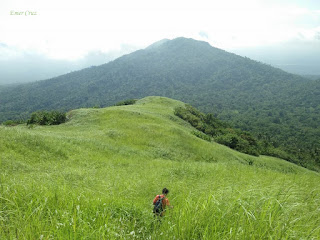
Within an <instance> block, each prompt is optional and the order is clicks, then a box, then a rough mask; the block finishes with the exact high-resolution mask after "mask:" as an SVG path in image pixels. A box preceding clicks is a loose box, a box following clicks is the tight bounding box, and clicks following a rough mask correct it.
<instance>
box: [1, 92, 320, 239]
mask: <svg viewBox="0 0 320 240" xmlns="http://www.w3.org/2000/svg"><path fill="white" fill-rule="evenodd" d="M179 106H180V107H181V106H184V103H182V102H179V101H175V100H172V99H168V98H163V97H147V98H144V99H141V100H138V101H137V102H136V104H134V105H127V106H115V107H109V108H103V109H93V108H91V109H78V110H73V111H71V112H69V114H68V116H69V121H68V122H67V123H65V124H62V125H58V126H29V127H27V126H25V125H19V126H16V127H4V126H0V168H1V171H0V239H14V238H17V239H39V238H40V239H316V238H317V237H318V236H319V235H320V228H319V221H320V209H319V200H320V187H319V184H318V183H319V180H320V177H319V174H317V173H315V172H312V171H309V170H307V169H304V168H301V167H298V166H296V165H294V164H292V163H289V162H286V161H283V160H280V159H276V158H272V157H266V156H260V157H254V156H249V155H246V154H242V153H239V152H236V151H233V150H231V149H229V148H227V147H225V146H222V145H219V144H216V143H210V142H207V141H204V140H202V139H200V138H197V137H196V136H195V135H194V134H193V133H192V132H194V131H195V129H194V128H192V127H191V126H190V125H189V124H188V123H186V122H185V121H183V120H182V119H180V118H178V117H177V116H175V115H174V109H175V108H176V107H179ZM249 163H250V164H249ZM163 187H167V188H169V189H170V193H169V196H168V197H169V199H170V202H171V204H172V205H174V208H173V209H171V210H170V211H167V213H166V216H165V217H164V219H163V220H162V222H161V224H159V223H158V222H157V221H156V220H155V219H154V217H153V215H152V200H153V198H154V197H155V195H156V194H159V193H160V191H161V189H162V188H163Z"/></svg>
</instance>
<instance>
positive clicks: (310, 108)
mask: <svg viewBox="0 0 320 240" xmlns="http://www.w3.org/2000/svg"><path fill="white" fill-rule="evenodd" d="M152 95H158V96H166V97H170V98H174V99H178V100H181V101H184V102H187V103H189V104H191V105H192V106H195V107H197V108H199V109H200V110H201V111H203V112H205V113H212V114H213V116H214V117H217V118H219V119H221V120H224V121H228V122H229V123H230V124H232V125H233V126H234V127H236V128H239V129H242V130H244V131H248V132H251V134H253V135H254V136H255V137H256V138H257V139H259V141H262V142H264V144H266V145H272V147H275V148H277V149H280V150H281V152H285V154H288V156H289V155H290V156H293V155H294V156H295V161H298V162H299V163H300V164H301V165H303V166H307V165H309V164H320V157H319V155H320V143H319V140H318V139H320V126H319V122H320V98H319V96H320V80H310V79H306V78H303V77H301V76H298V75H293V74H289V73H286V72H284V71H282V70H280V69H277V68H273V67H271V66H269V65H266V64H262V63H259V62H256V61H252V60H250V59H248V58H243V57H240V56H237V55H235V54H231V53H228V52H226V51H223V50H221V49H217V48H214V47H212V46H210V45H209V44H208V43H206V42H201V41H196V40H192V39H185V38H177V39H174V40H165V41H161V42H158V43H156V44H154V45H152V46H150V47H148V48H146V49H143V50H139V51H136V52H134V53H131V54H128V55H125V56H123V57H120V58H118V59H116V60H114V61H112V62H109V63H108V64H104V65H101V66H97V67H91V68H87V69H84V70H81V71H76V72H72V73H69V74H66V75H62V76H59V77H56V78H53V79H49V80H45V81H39V82H35V83H30V84H23V85H18V86H2V87H0V122H3V121H6V120H9V119H21V118H22V119H27V118H29V117H30V114H31V113H32V112H34V111H37V110H62V111H67V110H70V109H75V108H79V107H104V106H110V105H113V104H115V103H116V102H119V101H121V100H125V99H131V98H142V97H145V96H152ZM288 156H285V155H284V154H283V158H285V159H286V158H287V159H288V158H289V157H288Z"/></svg>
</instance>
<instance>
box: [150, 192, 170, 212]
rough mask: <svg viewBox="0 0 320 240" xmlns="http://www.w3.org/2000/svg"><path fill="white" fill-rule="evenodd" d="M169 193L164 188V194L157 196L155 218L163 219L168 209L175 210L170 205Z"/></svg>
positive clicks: (154, 200)
mask: <svg viewBox="0 0 320 240" xmlns="http://www.w3.org/2000/svg"><path fill="white" fill-rule="evenodd" d="M168 193H169V190H168V189H167V188H164V189H162V194H161V195H157V196H156V197H155V198H154V199H153V205H154V208H153V213H154V215H155V216H160V217H163V216H164V214H165V212H166V207H169V208H173V206H171V205H170V202H169V199H168V198H167V195H168Z"/></svg>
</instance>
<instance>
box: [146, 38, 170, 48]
mask: <svg viewBox="0 0 320 240" xmlns="http://www.w3.org/2000/svg"><path fill="white" fill-rule="evenodd" d="M168 41H170V39H167V38H164V39H162V40H160V41H157V42H155V43H152V44H151V45H150V46H148V47H147V48H146V49H154V48H157V47H159V46H161V45H162V44H164V43H166V42H168Z"/></svg>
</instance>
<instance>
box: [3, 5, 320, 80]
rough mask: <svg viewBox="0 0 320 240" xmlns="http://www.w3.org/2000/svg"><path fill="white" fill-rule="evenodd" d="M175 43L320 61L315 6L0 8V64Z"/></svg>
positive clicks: (75, 58) (71, 58) (75, 57)
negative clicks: (300, 54)
mask: <svg viewBox="0 0 320 240" xmlns="http://www.w3.org/2000/svg"><path fill="white" fill-rule="evenodd" d="M180 36H183V37H191V38H194V39H199V40H205V41H208V42H209V43H210V44H211V45H212V46H215V47H219V48H222V49H225V50H227V51H232V52H241V51H243V50H245V49H251V50H252V49H257V48H262V47H263V48H268V47H273V46H278V47H279V46H287V45H290V48H291V49H295V48H296V49H300V51H301V49H302V48H303V46H304V47H306V48H307V49H311V50H312V52H316V53H318V55H320V1H319V0H299V1H298V0H241V1H239V0H223V1H222V0H208V1H204V0H197V1H188V0H184V1H179V0H178V1H173V0H170V1H169V0H161V1H152V0H135V1H132V0H116V1H108V0H90V1H89V0H85V1H81V0H0V64H1V61H2V62H3V61H7V63H8V62H9V61H10V62H12V63H14V61H15V60H16V59H19V61H21V59H22V58H23V59H24V60H26V61H27V58H28V56H29V57H30V56H32V57H31V58H34V56H41V58H42V59H43V58H45V59H49V60H54V61H57V60H59V61H60V60H61V61H69V62H70V61H79V60H81V59H82V60H83V59H84V58H86V57H87V56H88V54H89V55H90V54H91V55H92V52H95V53H102V54H104V53H106V54H108V53H109V52H112V53H113V56H118V55H119V54H122V53H127V52H130V51H132V50H134V49H139V48H144V47H146V46H148V45H150V44H152V43H153V42H155V41H158V40H161V39H163V38H169V39H172V38H175V37H180ZM0 70H1V69H0ZM0 77H1V76H0Z"/></svg>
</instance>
